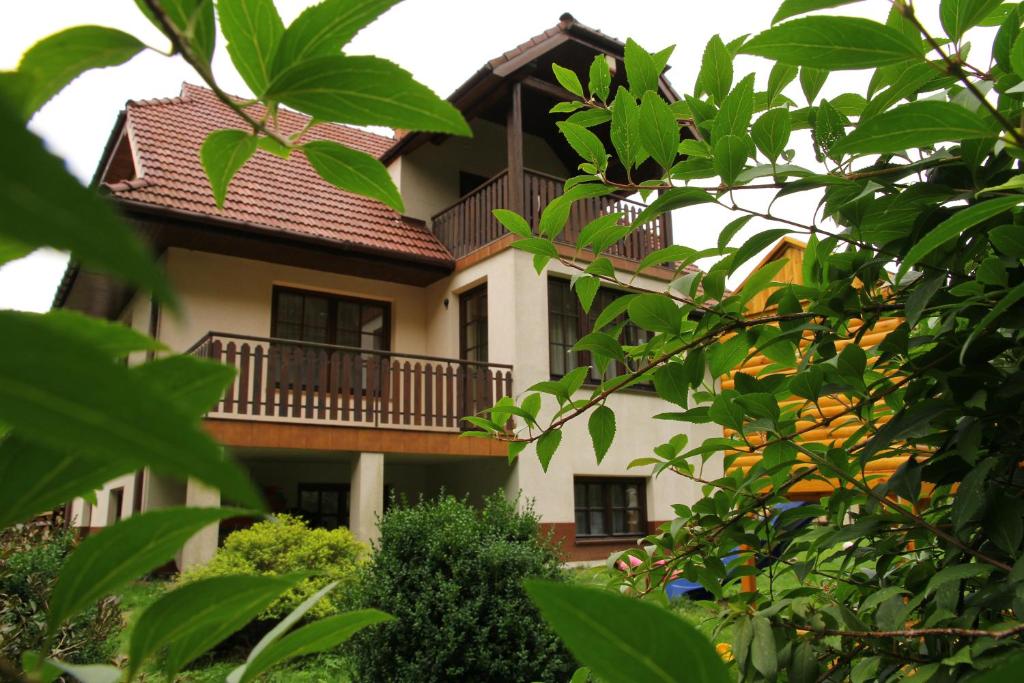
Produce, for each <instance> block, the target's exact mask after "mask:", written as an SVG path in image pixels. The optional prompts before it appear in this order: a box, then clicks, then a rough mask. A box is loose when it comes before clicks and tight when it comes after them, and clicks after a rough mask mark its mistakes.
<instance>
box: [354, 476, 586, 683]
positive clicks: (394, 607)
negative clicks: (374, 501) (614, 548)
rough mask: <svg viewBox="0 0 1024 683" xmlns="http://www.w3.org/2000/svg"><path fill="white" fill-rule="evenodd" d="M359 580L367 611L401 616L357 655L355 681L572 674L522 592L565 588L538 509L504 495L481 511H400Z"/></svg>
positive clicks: (426, 505)
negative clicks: (542, 581)
mask: <svg viewBox="0 0 1024 683" xmlns="http://www.w3.org/2000/svg"><path fill="white" fill-rule="evenodd" d="M380 534H381V535H380V541H379V545H378V547H377V549H376V554H375V555H374V557H373V560H372V561H371V562H370V563H369V564H368V565H367V566H366V567H364V570H363V571H362V572H361V581H360V585H359V589H358V591H357V592H356V595H357V604H358V606H360V607H375V608H377V609H381V610H384V611H385V612H387V613H389V614H391V615H393V616H394V617H396V621H393V622H389V623H387V624H383V625H382V626H379V627H377V628H375V629H374V630H373V632H372V633H368V634H366V635H360V636H357V637H356V638H355V639H354V640H353V642H352V646H351V647H350V652H351V657H352V664H353V669H354V674H355V680H357V681H362V682H364V683H376V682H378V681H397V682H402V681H416V682H418V683H429V682H430V681H502V682H506V681H507V682H515V681H522V682H524V683H530V682H531V681H559V682H561V681H566V680H568V679H569V677H570V676H571V675H572V672H573V670H574V669H575V663H574V661H573V658H572V656H571V655H570V654H569V653H568V652H567V651H566V650H565V648H564V647H563V646H562V645H561V643H560V642H559V640H558V638H557V637H556V636H555V634H554V633H553V632H552V631H550V630H549V629H548V627H547V625H546V624H545V623H544V622H543V621H542V620H541V617H540V615H539V613H538V612H537V610H536V609H534V607H533V605H532V604H531V603H530V601H529V599H528V598H527V596H526V594H525V592H524V591H523V587H522V582H523V579H525V578H528V577H541V578H546V579H554V580H565V579H566V576H565V575H564V573H563V571H562V570H561V569H560V562H559V558H558V552H557V549H556V548H555V547H553V546H552V545H551V543H550V541H549V539H547V538H542V537H541V534H540V528H539V524H538V520H537V517H536V515H534V514H533V512H532V510H531V509H527V510H526V511H524V512H518V511H517V510H516V507H515V505H514V504H513V503H510V502H508V501H507V500H506V499H505V498H504V496H503V495H501V494H500V493H498V494H495V495H494V496H492V497H490V498H489V499H488V500H487V501H486V504H485V506H484V508H483V510H479V511H478V510H476V509H474V508H473V507H471V506H470V505H469V504H467V503H466V502H465V501H460V500H457V499H455V498H453V497H451V496H442V497H441V498H439V499H438V500H436V501H429V502H420V503H419V504H418V505H415V506H412V507H407V506H393V507H392V509H391V510H390V511H389V512H387V513H386V514H385V515H384V518H383V519H382V520H381V522H380Z"/></svg>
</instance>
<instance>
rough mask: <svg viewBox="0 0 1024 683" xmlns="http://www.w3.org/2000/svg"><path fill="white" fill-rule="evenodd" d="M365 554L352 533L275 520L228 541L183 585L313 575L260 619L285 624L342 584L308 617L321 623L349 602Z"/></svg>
mask: <svg viewBox="0 0 1024 683" xmlns="http://www.w3.org/2000/svg"><path fill="white" fill-rule="evenodd" d="M367 550H368V549H367V547H366V546H365V545H364V544H362V543H360V542H359V541H357V540H356V538H355V536H353V535H352V532H350V531H349V530H348V529H344V528H342V529H333V530H327V529H310V528H309V526H308V525H307V524H306V522H305V521H304V520H302V519H300V518H298V517H292V516H290V515H277V516H276V517H275V518H274V519H273V520H269V521H263V522H257V523H256V524H253V525H252V526H251V527H249V528H248V529H242V530H241V531H235V532H234V533H232V534H230V535H228V537H227V539H225V541H224V546H223V547H222V548H220V549H219V550H218V551H217V554H216V555H214V556H213V559H212V560H210V562H208V563H207V564H205V565H203V566H200V567H195V568H193V569H190V570H188V571H187V572H185V573H184V574H182V576H181V579H180V580H181V581H182V582H189V581H195V580H197V579H205V578H209V577H213V576H225V575H228V574H262V575H270V576H276V575H281V574H291V573H293V572H313V575H312V576H310V577H309V578H307V579H304V580H303V581H302V582H300V583H299V584H298V585H296V587H295V588H293V589H291V590H289V591H288V592H286V593H284V594H283V595H282V596H281V597H280V598H278V599H277V600H275V601H274V602H273V603H271V605H270V607H268V608H267V609H266V610H265V611H264V612H263V613H261V614H260V616H259V619H260V620H261V621H263V620H273V621H276V620H278V619H281V618H282V617H284V616H286V615H287V614H288V613H289V612H291V611H292V610H293V609H294V608H295V607H297V606H298V605H299V603H301V602H302V601H303V600H305V599H306V598H308V597H309V596H310V595H312V594H313V593H315V592H316V591H318V590H320V589H321V588H323V587H324V586H326V585H327V584H328V583H330V582H331V581H339V582H340V584H339V585H338V587H337V588H336V589H335V590H334V591H332V592H331V593H330V594H329V595H328V596H327V597H325V598H324V599H323V600H321V601H320V602H318V603H317V604H316V605H315V606H314V607H313V609H311V610H310V611H309V612H308V613H307V615H306V618H307V619H319V618H321V617H326V616H331V615H333V614H337V613H338V611H339V609H340V607H341V605H343V604H344V603H345V602H346V595H347V593H348V592H349V591H350V590H351V587H352V584H353V583H354V581H355V579H356V569H357V567H358V566H359V564H360V563H361V562H362V561H363V560H364V559H365V557H366V555H367Z"/></svg>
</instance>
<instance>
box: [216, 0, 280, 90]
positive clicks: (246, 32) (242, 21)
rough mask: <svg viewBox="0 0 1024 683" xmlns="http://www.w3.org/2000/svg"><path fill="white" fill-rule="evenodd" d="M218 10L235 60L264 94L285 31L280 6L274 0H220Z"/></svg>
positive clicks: (247, 79)
mask: <svg viewBox="0 0 1024 683" xmlns="http://www.w3.org/2000/svg"><path fill="white" fill-rule="evenodd" d="M217 13H218V14H219V15H220V28H221V31H223V32H224V37H225V38H226V39H227V41H228V45H227V48H228V54H229V55H231V61H232V63H233V64H234V65H235V68H236V69H238V73H239V74H240V75H241V76H242V80H244V81H245V84H246V85H248V86H249V88H250V89H252V91H253V93H255V94H256V96H257V97H258V96H260V95H262V94H263V93H264V92H266V90H267V86H268V85H270V78H271V74H272V71H273V64H274V55H275V54H276V53H277V46H278V45H279V44H280V42H281V36H283V35H284V23H283V22H282V21H281V17H280V15H278V13H277V7H276V6H275V5H274V2H273V0H217Z"/></svg>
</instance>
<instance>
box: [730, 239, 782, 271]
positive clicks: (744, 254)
mask: <svg viewBox="0 0 1024 683" xmlns="http://www.w3.org/2000/svg"><path fill="white" fill-rule="evenodd" d="M789 233H790V231H789V230H787V229H785V228H773V229H771V230H765V231H763V232H759V233H757V234H756V235H752V236H751V237H750V238H749V239H748V240H747V241H746V242H744V243H743V244H742V245H741V246H740V248H739V249H737V250H736V251H735V252H734V253H733V255H732V259H731V260H730V261H729V272H728V274H729V275H732V274H733V273H735V272H736V269H737V268H739V267H740V266H742V265H743V264H744V263H746V262H747V261H749V260H750V259H752V258H753V257H754V256H756V255H757V254H758V253H760V252H761V250H762V249H765V248H766V247H768V245H770V244H773V243H774V242H775V240H777V239H779V238H780V237H783V236H784V235H788V234H789Z"/></svg>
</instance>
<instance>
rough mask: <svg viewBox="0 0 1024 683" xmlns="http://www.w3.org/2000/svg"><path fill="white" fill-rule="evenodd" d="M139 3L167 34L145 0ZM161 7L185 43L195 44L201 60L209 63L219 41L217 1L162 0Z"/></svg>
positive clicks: (139, 0)
mask: <svg viewBox="0 0 1024 683" xmlns="http://www.w3.org/2000/svg"><path fill="white" fill-rule="evenodd" d="M135 4H136V5H137V6H138V7H139V9H140V10H142V13H143V14H145V15H146V16H147V17H148V18H149V20H150V21H151V22H152V23H153V25H154V26H156V27H157V28H158V29H160V31H161V32H163V33H166V31H164V27H163V25H162V24H161V23H160V22H159V21H158V20H157V18H156V16H155V15H154V14H153V10H152V9H150V7H149V5H148V4H147V3H146V1H145V0H135ZM160 7H161V9H163V11H164V13H165V14H166V16H167V19H168V21H170V23H171V24H173V25H174V27H175V28H176V29H177V31H178V33H179V34H180V35H181V36H182V37H183V39H184V41H185V43H187V44H188V45H189V46H191V48H192V50H193V52H194V53H195V54H196V56H197V57H198V58H199V59H200V60H201V61H203V62H205V63H206V64H207V65H209V63H210V62H211V61H212V60H213V50H214V47H215V45H216V42H217V24H216V20H215V19H214V12H213V0H161V1H160Z"/></svg>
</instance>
